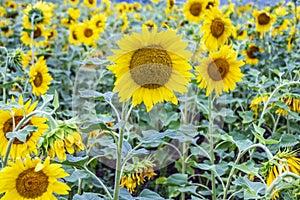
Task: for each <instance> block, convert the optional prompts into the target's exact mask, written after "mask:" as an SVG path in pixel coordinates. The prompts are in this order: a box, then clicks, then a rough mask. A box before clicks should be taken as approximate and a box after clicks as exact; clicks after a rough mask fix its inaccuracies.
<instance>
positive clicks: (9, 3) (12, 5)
mask: <svg viewBox="0 0 300 200" xmlns="http://www.w3.org/2000/svg"><path fill="white" fill-rule="evenodd" d="M4 6H5V7H6V8H10V9H12V10H16V9H17V7H18V5H17V4H16V3H15V2H14V1H5V2H4Z"/></svg>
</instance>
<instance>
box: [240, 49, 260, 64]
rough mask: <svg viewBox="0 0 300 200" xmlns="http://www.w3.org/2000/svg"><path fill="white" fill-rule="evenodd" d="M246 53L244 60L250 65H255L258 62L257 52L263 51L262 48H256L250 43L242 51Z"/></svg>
mask: <svg viewBox="0 0 300 200" xmlns="http://www.w3.org/2000/svg"><path fill="white" fill-rule="evenodd" d="M243 52H244V54H245V55H246V58H245V62H246V63H247V64H250V65H256V64H257V63H258V62H259V59H258V57H257V55H256V54H257V53H261V52H263V49H261V48H258V47H257V46H256V44H250V45H249V46H248V48H247V50H246V51H243Z"/></svg>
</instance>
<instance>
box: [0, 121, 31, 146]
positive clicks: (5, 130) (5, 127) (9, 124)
mask: <svg viewBox="0 0 300 200" xmlns="http://www.w3.org/2000/svg"><path fill="white" fill-rule="evenodd" d="M14 119H15V126H17V125H18V124H19V122H20V121H21V120H22V119H23V116H15V117H14ZM27 125H32V124H31V122H30V121H29V122H27V123H26V124H24V125H23V126H22V127H21V128H24V127H25V126H27ZM13 126H14V125H13V119H12V118H10V119H8V120H7V121H6V122H5V123H4V125H3V129H2V130H3V133H4V135H5V137H6V134H7V133H9V132H12V131H13ZM30 137H31V134H29V135H27V137H26V141H28V140H29V138H30ZM6 139H7V140H9V139H8V138H7V137H6ZM14 144H23V142H22V141H20V140H18V139H17V138H15V139H14Z"/></svg>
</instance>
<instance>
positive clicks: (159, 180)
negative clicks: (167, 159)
mask: <svg viewBox="0 0 300 200" xmlns="http://www.w3.org/2000/svg"><path fill="white" fill-rule="evenodd" d="M166 180H167V177H159V178H157V179H156V180H155V184H164V183H165V181H166Z"/></svg>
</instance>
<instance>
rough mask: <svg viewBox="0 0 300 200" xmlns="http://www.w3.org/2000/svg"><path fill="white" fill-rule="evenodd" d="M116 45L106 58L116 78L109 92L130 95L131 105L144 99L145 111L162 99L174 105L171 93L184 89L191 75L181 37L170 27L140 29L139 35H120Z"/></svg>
mask: <svg viewBox="0 0 300 200" xmlns="http://www.w3.org/2000/svg"><path fill="white" fill-rule="evenodd" d="M118 45H119V47H120V49H118V50H113V52H114V53H115V55H113V56H110V57H108V58H109V59H110V60H111V61H113V62H115V65H112V66H109V69H110V70H111V71H112V72H113V73H114V74H115V76H116V78H117V80H116V82H115V87H114V90H113V91H114V92H119V97H120V101H128V100H129V99H130V98H131V97H132V103H133V104H134V105H138V104H140V103H142V102H144V104H145V105H146V108H147V111H150V110H151V109H152V107H153V105H154V104H156V103H158V102H163V101H164V100H165V101H171V102H172V103H174V104H177V98H176V96H175V94H174V92H179V93H184V92H186V91H187V86H188V85H189V80H190V78H191V77H192V76H193V75H192V74H191V73H190V72H189V70H191V66H190V65H189V64H188V60H189V59H190V57H191V53H190V52H188V51H186V50H185V48H186V47H187V43H186V42H183V41H182V39H181V36H178V35H176V31H173V30H166V31H162V32H157V30H155V29H154V30H153V31H152V32H150V31H149V30H148V29H143V30H142V33H141V34H138V33H133V34H132V35H130V36H128V35H126V36H124V38H123V39H122V40H121V41H119V42H118Z"/></svg>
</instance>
